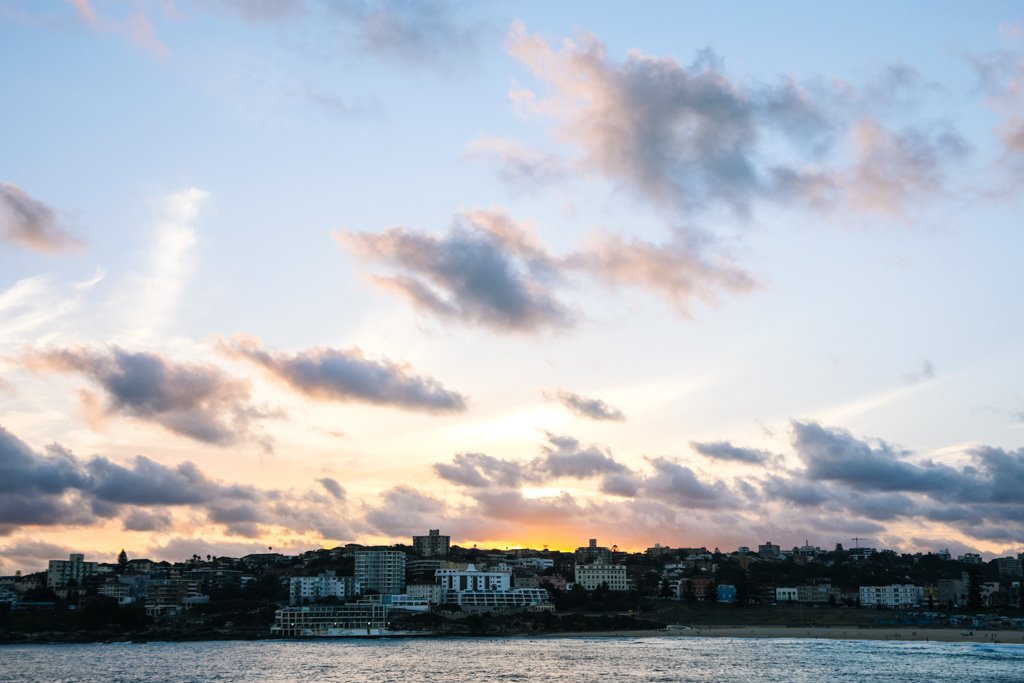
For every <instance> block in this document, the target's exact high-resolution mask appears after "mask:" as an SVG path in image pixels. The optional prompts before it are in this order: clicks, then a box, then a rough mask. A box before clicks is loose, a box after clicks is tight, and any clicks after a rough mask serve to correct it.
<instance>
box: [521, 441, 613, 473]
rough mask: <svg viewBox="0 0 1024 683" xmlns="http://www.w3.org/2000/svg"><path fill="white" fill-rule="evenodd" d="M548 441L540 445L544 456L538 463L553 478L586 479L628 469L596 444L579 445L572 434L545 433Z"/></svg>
mask: <svg viewBox="0 0 1024 683" xmlns="http://www.w3.org/2000/svg"><path fill="white" fill-rule="evenodd" d="M547 439H548V443H547V444H545V445H543V446H541V450H542V451H543V452H544V456H543V457H542V459H541V460H540V462H539V463H538V466H539V467H540V468H543V470H544V471H545V472H546V473H547V474H548V475H550V476H552V477H572V478H574V479H586V478H588V477H593V476H597V475H601V474H625V473H628V472H629V468H627V467H626V466H625V465H623V464H622V463H620V462H617V461H616V460H615V459H614V458H612V456H611V454H610V453H606V452H603V451H601V450H600V449H598V448H597V447H596V446H589V447H587V448H584V447H582V445H581V444H580V442H579V441H577V440H576V439H574V438H572V437H571V436H559V435H557V434H550V433H549V434H548V435H547Z"/></svg>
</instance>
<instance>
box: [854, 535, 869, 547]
mask: <svg viewBox="0 0 1024 683" xmlns="http://www.w3.org/2000/svg"><path fill="white" fill-rule="evenodd" d="M850 540H851V541H853V542H854V543H855V544H856V545H854V546H853V547H854V548H859V547H860V542H861V541H869V540H871V539H869V538H862V537H861V536H854V537H853V538H851V539H850Z"/></svg>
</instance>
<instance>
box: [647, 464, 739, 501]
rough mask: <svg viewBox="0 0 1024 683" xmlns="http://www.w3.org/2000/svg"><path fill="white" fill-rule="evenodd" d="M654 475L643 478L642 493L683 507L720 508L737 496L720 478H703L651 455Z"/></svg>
mask: <svg viewBox="0 0 1024 683" xmlns="http://www.w3.org/2000/svg"><path fill="white" fill-rule="evenodd" d="M650 463H651V466H652V467H653V468H654V474H653V475H651V476H650V477H648V478H647V479H645V480H644V482H643V486H642V493H643V495H646V496H648V497H650V498H654V499H656V500H660V501H663V502H666V503H669V504H670V505H676V506H678V507H682V508H720V507H725V506H728V505H731V504H732V503H733V502H734V498H735V496H734V495H733V494H732V492H730V491H729V489H728V488H727V487H726V486H725V484H724V483H723V482H721V481H710V482H709V481H703V480H702V479H701V478H700V477H698V476H697V474H696V473H695V472H694V471H693V470H692V469H690V468H689V467H686V466H685V465H680V464H679V463H676V462H672V461H671V460H668V459H666V458H652V459H651V460H650Z"/></svg>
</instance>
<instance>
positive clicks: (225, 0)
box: [201, 0, 307, 23]
mask: <svg viewBox="0 0 1024 683" xmlns="http://www.w3.org/2000/svg"><path fill="white" fill-rule="evenodd" d="M201 2H202V4H204V5H206V6H208V7H209V8H210V9H213V10H215V11H218V12H222V13H224V14H233V15H234V16H237V17H238V18H240V19H242V20H244V21H250V22H253V23H277V22H284V21H289V20H291V19H295V18H297V17H299V16H301V15H302V14H304V13H305V11H306V9H307V6H306V2H305V0H201Z"/></svg>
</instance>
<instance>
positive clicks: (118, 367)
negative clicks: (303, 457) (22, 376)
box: [25, 346, 267, 446]
mask: <svg viewBox="0 0 1024 683" xmlns="http://www.w3.org/2000/svg"><path fill="white" fill-rule="evenodd" d="M25 360H26V363H27V365H28V366H29V367H31V368H33V369H36V370H52V371H57V372H77V373H80V374H82V375H84V376H85V377H87V378H89V379H90V380H92V381H93V382H95V383H96V384H98V385H99V386H100V387H101V388H102V389H103V391H104V392H105V394H106V405H105V406H104V411H105V412H106V414H108V415H125V416H128V417H133V418H136V419H140V420H144V421H147V422H152V423H155V424H158V425H160V426H162V427H164V428H165V429H168V430H169V431H171V432H174V433H175V434H180V435H181V436H186V437H189V438H191V439H195V440H197V441H202V442H204V443H210V444H216V445H220V446H226V445H230V444H234V443H237V442H239V441H240V440H243V439H246V438H252V437H253V433H252V423H253V422H254V420H256V419H258V418H261V417H265V416H266V415H267V413H266V412H264V411H261V410H259V409H257V408H256V407H255V406H253V405H252V404H251V403H250V401H249V385H248V383H246V382H243V381H241V380H237V379H234V378H232V377H229V376H227V375H225V374H224V373H223V372H221V371H220V370H219V369H217V368H216V367H214V366H212V365H193V364H185V363H181V364H176V363H172V362H171V361H169V360H167V359H165V358H164V357H163V356H160V355H158V354H155V353H146V352H130V351H125V350H124V349H121V348H118V347H116V346H114V347H110V348H108V349H106V350H103V351H96V350H91V349H87V348H82V347H73V348H67V349H62V350H56V351H40V352H32V353H30V354H28V355H27V356H26V359H25Z"/></svg>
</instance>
